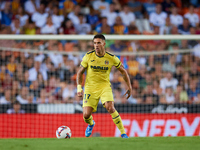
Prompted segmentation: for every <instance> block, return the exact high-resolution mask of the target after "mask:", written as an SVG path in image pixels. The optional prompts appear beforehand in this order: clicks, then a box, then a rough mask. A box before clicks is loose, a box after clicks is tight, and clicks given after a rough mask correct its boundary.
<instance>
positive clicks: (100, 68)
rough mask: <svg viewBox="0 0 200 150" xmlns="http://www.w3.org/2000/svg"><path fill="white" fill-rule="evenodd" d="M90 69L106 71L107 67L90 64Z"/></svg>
mask: <svg viewBox="0 0 200 150" xmlns="http://www.w3.org/2000/svg"><path fill="white" fill-rule="evenodd" d="M90 67H91V69H92V70H93V71H95V72H99V71H101V72H102V71H107V70H108V67H101V66H92V65H91V66H90Z"/></svg>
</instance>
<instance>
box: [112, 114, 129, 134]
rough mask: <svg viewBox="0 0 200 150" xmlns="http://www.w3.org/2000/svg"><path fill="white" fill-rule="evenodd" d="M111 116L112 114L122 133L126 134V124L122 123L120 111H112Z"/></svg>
mask: <svg viewBox="0 0 200 150" xmlns="http://www.w3.org/2000/svg"><path fill="white" fill-rule="evenodd" d="M111 116H112V119H113V122H114V123H115V124H116V126H117V127H118V129H119V131H120V132H121V134H126V133H125V130H124V126H123V124H122V119H121V117H120V115H119V113H118V112H117V111H116V110H115V112H114V113H112V114H111Z"/></svg>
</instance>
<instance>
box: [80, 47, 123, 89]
mask: <svg viewBox="0 0 200 150" xmlns="http://www.w3.org/2000/svg"><path fill="white" fill-rule="evenodd" d="M121 64H122V63H121V61H120V60H119V58H118V57H116V56H115V55H113V54H111V53H109V52H106V53H105V55H104V56H101V57H100V56H97V55H96V52H95V50H92V51H90V52H88V53H86V54H85V56H84V57H83V59H82V62H81V65H82V66H83V67H84V68H87V75H86V81H85V89H93V90H98V89H102V88H105V87H108V86H110V85H111V84H110V71H111V68H112V66H115V67H116V68H119V67H120V66H121Z"/></svg>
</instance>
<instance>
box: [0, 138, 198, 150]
mask: <svg viewBox="0 0 200 150" xmlns="http://www.w3.org/2000/svg"><path fill="white" fill-rule="evenodd" d="M199 149H200V137H144V138H142V137H137V138H129V139H122V138H102V137H92V138H71V139H56V138H49V139H48V138H47V139H43V138H39V139H0V150H199Z"/></svg>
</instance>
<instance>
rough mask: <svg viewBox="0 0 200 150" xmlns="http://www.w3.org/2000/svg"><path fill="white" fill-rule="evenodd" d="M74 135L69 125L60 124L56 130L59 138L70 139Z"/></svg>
mask: <svg viewBox="0 0 200 150" xmlns="http://www.w3.org/2000/svg"><path fill="white" fill-rule="evenodd" d="M71 136H72V132H71V130H70V128H69V127H67V126H60V127H59V128H58V129H57V130H56V137H57V138H58V139H70V138H71Z"/></svg>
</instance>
